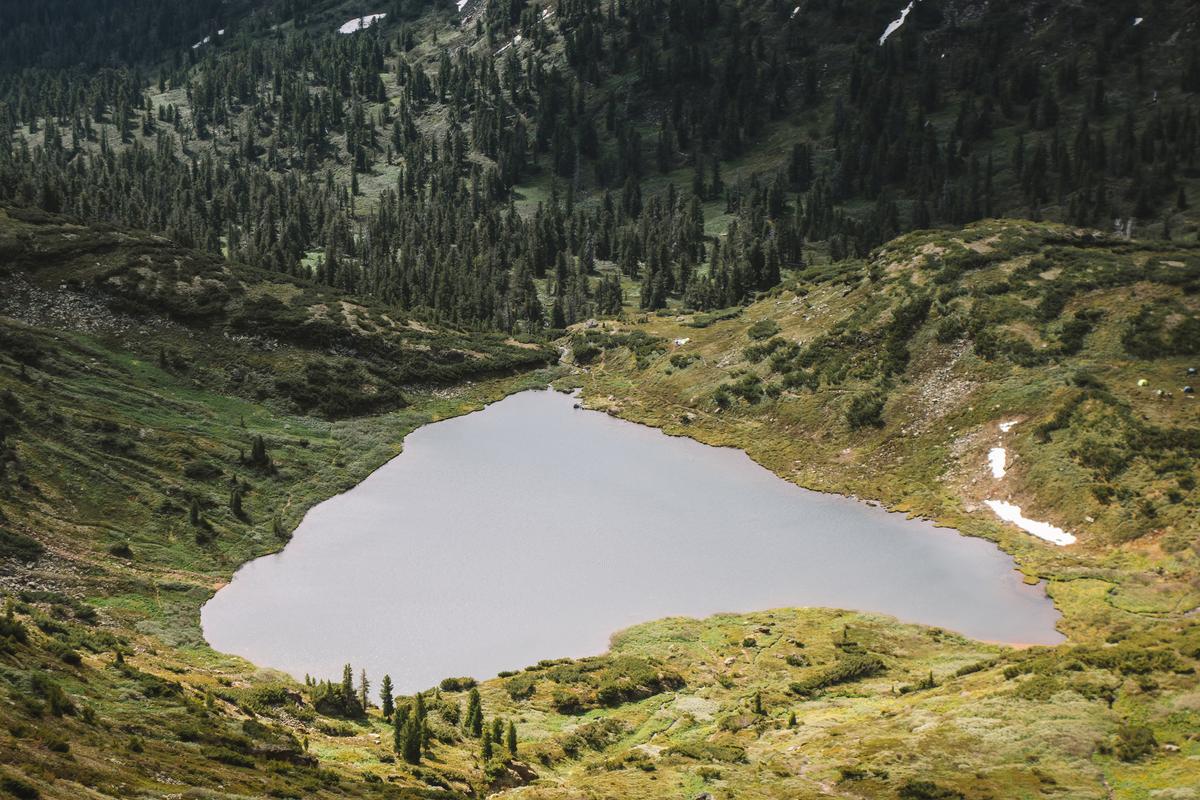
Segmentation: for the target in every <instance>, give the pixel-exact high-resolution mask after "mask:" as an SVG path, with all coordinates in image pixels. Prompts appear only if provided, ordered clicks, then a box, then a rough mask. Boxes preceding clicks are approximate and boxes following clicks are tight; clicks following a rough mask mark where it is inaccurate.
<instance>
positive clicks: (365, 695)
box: [358, 669, 371, 711]
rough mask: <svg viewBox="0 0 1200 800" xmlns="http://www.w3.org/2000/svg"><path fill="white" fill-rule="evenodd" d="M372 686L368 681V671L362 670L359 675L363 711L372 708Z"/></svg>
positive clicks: (359, 695)
mask: <svg viewBox="0 0 1200 800" xmlns="http://www.w3.org/2000/svg"><path fill="white" fill-rule="evenodd" d="M370 691H371V684H370V682H369V681H368V680H367V671H366V670H365V669H364V670H360V671H359V674H358V702H359V703H361V704H362V707H363V711H366V710H367V709H368V708H370V707H371V695H370V694H369V692H370Z"/></svg>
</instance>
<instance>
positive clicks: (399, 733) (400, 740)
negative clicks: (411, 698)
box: [392, 703, 410, 755]
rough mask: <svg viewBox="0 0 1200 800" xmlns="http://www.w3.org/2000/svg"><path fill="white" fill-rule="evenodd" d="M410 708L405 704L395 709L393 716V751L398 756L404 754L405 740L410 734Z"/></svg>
mask: <svg viewBox="0 0 1200 800" xmlns="http://www.w3.org/2000/svg"><path fill="white" fill-rule="evenodd" d="M409 716H410V706H409V704H408V703H404V704H402V705H400V706H399V707H397V708H396V709H395V712H394V714H393V716H392V749H393V750H394V751H395V752H396V753H397V754H398V755H402V754H403V753H404V740H405V736H406V735H407V734H408V718H409Z"/></svg>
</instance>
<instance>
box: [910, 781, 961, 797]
mask: <svg viewBox="0 0 1200 800" xmlns="http://www.w3.org/2000/svg"><path fill="white" fill-rule="evenodd" d="M899 796H900V798H901V800H963V797H964V795H963V793H962V792H959V791H957V790H955V789H947V788H946V787H945V786H938V785H937V784H936V783H934V782H933V781H908V782H907V783H905V784H904V785H903V786H901V787H900V791H899Z"/></svg>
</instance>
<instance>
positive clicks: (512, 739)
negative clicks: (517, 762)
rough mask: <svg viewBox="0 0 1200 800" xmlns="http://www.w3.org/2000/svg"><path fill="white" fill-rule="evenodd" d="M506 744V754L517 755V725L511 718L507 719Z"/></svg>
mask: <svg viewBox="0 0 1200 800" xmlns="http://www.w3.org/2000/svg"><path fill="white" fill-rule="evenodd" d="M505 741H506V743H507V745H508V754H509V755H510V756H512V757H513V758H516V757H517V726H516V725H515V724H513V721H512V720H509V721H508V735H507V736H506V738H505Z"/></svg>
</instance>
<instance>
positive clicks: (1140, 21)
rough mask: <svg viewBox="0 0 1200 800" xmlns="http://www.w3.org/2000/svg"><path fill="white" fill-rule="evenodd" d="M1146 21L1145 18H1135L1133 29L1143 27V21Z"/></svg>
mask: <svg viewBox="0 0 1200 800" xmlns="http://www.w3.org/2000/svg"><path fill="white" fill-rule="evenodd" d="M1144 19H1145V17H1134V18H1133V27H1135V28H1136V27H1137V26H1138V25H1141V24H1142V20H1144Z"/></svg>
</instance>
